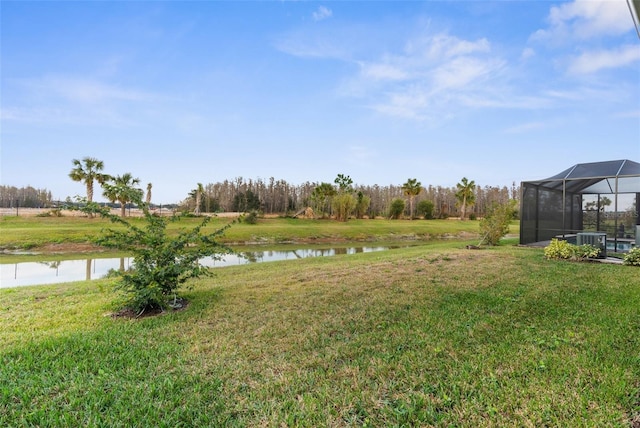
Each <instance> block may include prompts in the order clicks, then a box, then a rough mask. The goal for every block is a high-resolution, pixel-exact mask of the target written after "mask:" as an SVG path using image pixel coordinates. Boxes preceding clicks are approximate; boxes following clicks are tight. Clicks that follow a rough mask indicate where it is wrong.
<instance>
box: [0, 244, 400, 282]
mask: <svg viewBox="0 0 640 428" xmlns="http://www.w3.org/2000/svg"><path fill="white" fill-rule="evenodd" d="M391 248H397V247H391V246H377V247H341V248H304V249H300V248H298V249H292V250H277V251H276V250H265V251H241V252H238V253H236V254H231V255H226V256H225V257H224V258H223V259H222V260H216V259H214V258H212V257H207V258H205V259H203V260H202V261H201V263H202V264H203V265H205V266H209V267H224V266H231V265H240V264H248V263H262V262H270V261H278V260H294V259H304V258H307V257H328V256H336V255H347V254H357V253H367V252H373V251H383V250H388V249H391ZM132 263H133V258H132V257H116V258H108V259H82V260H62V261H51V262H23V263H13V264H0V288H9V287H21V286H26V285H40V284H56V283H62V282H72V281H83V280H86V281H89V280H92V279H98V278H103V277H105V276H106V275H108V274H109V272H110V271H113V270H119V271H124V270H126V269H129V268H131V266H132ZM52 271H53V272H52Z"/></svg>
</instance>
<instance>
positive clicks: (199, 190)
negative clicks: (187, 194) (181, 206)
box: [193, 183, 204, 215]
mask: <svg viewBox="0 0 640 428" xmlns="http://www.w3.org/2000/svg"><path fill="white" fill-rule="evenodd" d="M203 192H204V188H203V187H202V183H198V187H196V209H195V210H193V213H194V214H195V215H200V204H201V203H202V199H201V198H202V193H203Z"/></svg>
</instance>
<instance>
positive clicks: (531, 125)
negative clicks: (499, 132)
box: [503, 122, 549, 134]
mask: <svg viewBox="0 0 640 428" xmlns="http://www.w3.org/2000/svg"><path fill="white" fill-rule="evenodd" d="M548 126H549V124H548V123H545V122H528V123H522V124H520V125H516V126H512V127H510V128H507V129H505V130H504V131H503V132H504V133H505V134H527V133H529V132H531V131H535V130H539V129H544V128H547V127H548Z"/></svg>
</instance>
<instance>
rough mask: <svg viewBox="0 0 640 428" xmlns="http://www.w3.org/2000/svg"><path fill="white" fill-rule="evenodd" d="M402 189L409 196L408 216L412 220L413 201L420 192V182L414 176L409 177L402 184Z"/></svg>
mask: <svg viewBox="0 0 640 428" xmlns="http://www.w3.org/2000/svg"><path fill="white" fill-rule="evenodd" d="M402 191H403V192H404V194H405V195H406V196H408V197H409V217H410V218H411V219H412V220H413V201H414V200H415V198H416V196H418V195H419V194H420V193H421V192H422V183H420V182H419V181H418V180H417V179H416V178H410V179H408V180H407V182H406V183H404V184H403V185H402Z"/></svg>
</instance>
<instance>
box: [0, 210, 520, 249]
mask: <svg viewBox="0 0 640 428" xmlns="http://www.w3.org/2000/svg"><path fill="white" fill-rule="evenodd" d="M131 221H132V222H133V223H135V224H139V225H140V226H143V225H144V223H143V221H142V220H141V219H131ZM200 221H201V220H199V219H197V218H183V219H181V220H180V221H178V222H174V223H171V224H170V225H169V227H168V230H169V231H177V230H178V229H180V228H186V229H189V228H192V227H194V226H195V225H197V224H199V223H200ZM230 221H232V220H231V219H228V218H215V219H214V220H213V221H212V222H211V223H210V225H209V226H207V229H206V230H209V231H213V230H215V229H218V228H220V227H223V226H224V225H226V224H228V223H229V222H230ZM107 227H117V226H114V225H113V224H111V223H110V222H109V221H108V220H104V219H99V218H94V219H89V218H85V217H2V218H0V248H5V249H10V248H13V249H32V248H38V247H41V246H43V245H45V244H79V243H87V242H91V240H92V239H93V238H95V237H97V236H98V235H99V234H100V231H101V230H102V229H104V228H107ZM514 227H515V228H516V229H517V225H515V224H514ZM461 234H467V235H468V234H478V222H477V221H458V220H413V221H408V220H382V219H377V220H350V221H348V222H345V223H342V222H337V221H333V220H308V219H291V218H268V219H260V220H259V222H258V224H255V225H252V224H244V223H236V224H234V226H233V227H231V228H230V229H228V231H227V232H226V233H225V236H224V238H223V240H224V241H225V242H227V243H247V242H250V243H271V244H273V243H282V242H323V241H334V242H339V241H356V240H368V241H376V240H384V241H393V240H402V239H430V238H439V237H443V236H459V235H461Z"/></svg>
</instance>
